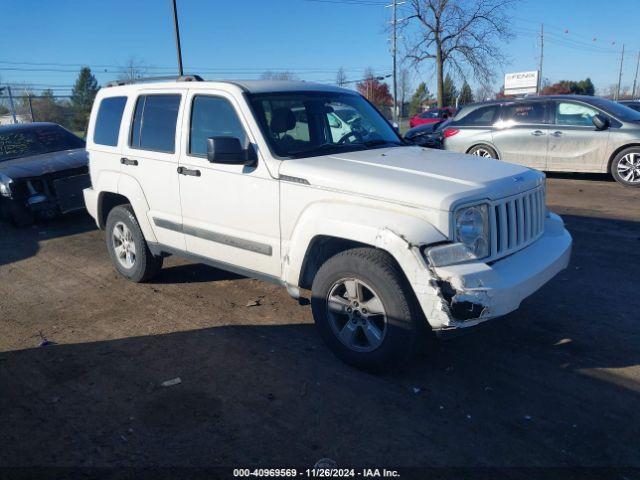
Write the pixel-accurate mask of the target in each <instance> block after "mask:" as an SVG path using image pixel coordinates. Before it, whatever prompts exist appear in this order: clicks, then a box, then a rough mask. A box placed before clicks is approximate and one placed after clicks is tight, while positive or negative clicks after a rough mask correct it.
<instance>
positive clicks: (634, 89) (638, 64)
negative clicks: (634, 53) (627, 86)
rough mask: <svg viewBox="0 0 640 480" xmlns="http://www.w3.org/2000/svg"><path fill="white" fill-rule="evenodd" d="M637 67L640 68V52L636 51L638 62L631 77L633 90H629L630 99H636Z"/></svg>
mask: <svg viewBox="0 0 640 480" xmlns="http://www.w3.org/2000/svg"><path fill="white" fill-rule="evenodd" d="M638 67H640V51H638V61H637V63H636V74H635V76H634V77H633V89H632V90H631V99H632V100H633V99H634V98H636V82H637V81H638Z"/></svg>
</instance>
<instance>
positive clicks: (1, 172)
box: [0, 123, 91, 225]
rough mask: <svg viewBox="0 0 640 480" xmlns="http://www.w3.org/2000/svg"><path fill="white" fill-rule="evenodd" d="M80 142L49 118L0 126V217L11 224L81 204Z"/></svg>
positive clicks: (86, 180)
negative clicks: (47, 121) (45, 121)
mask: <svg viewBox="0 0 640 480" xmlns="http://www.w3.org/2000/svg"><path fill="white" fill-rule="evenodd" d="M84 146H85V144H84V141H83V140H82V139H80V138H78V137H76V136H75V135H74V134H73V133H71V132H69V131H68V130H65V129H64V128H63V127H61V126H60V125H56V124H54V123H21V124H16V125H5V126H2V127H0V216H1V217H3V218H8V219H10V220H11V221H13V223H15V224H17V225H25V224H29V223H31V222H32V221H33V220H34V218H38V217H44V218H52V217H55V216H56V215H58V214H61V213H68V212H72V211H74V210H79V209H83V208H84V201H83V197H82V190H83V189H85V188H87V187H88V186H90V185H91V184H90V177H89V172H88V166H87V163H88V161H87V153H86V151H85V150H84Z"/></svg>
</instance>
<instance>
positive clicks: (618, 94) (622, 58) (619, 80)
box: [614, 43, 624, 102]
mask: <svg viewBox="0 0 640 480" xmlns="http://www.w3.org/2000/svg"><path fill="white" fill-rule="evenodd" d="M623 63H624V43H623V44H622V55H621V56H620V73H619V74H618V88H617V89H616V98H615V99H614V100H615V101H616V102H617V101H618V100H620V84H621V83H622V64H623Z"/></svg>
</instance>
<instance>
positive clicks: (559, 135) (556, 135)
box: [551, 130, 564, 137]
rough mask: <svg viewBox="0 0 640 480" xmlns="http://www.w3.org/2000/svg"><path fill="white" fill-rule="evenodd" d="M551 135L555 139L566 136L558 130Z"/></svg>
mask: <svg viewBox="0 0 640 480" xmlns="http://www.w3.org/2000/svg"><path fill="white" fill-rule="evenodd" d="M551 135H553V136H554V137H561V136H562V135H564V134H563V133H562V132H561V131H559V130H556V131H555V132H553V133H552V134H551Z"/></svg>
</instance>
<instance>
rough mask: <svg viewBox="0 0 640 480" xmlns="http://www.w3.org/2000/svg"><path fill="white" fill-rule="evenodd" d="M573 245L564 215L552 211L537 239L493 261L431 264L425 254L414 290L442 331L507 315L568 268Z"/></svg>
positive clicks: (436, 328) (435, 325)
mask: <svg viewBox="0 0 640 480" xmlns="http://www.w3.org/2000/svg"><path fill="white" fill-rule="evenodd" d="M571 244H572V239H571V235H570V234H569V232H568V231H567V230H566V229H565V228H564V223H563V221H562V219H561V218H560V217H559V216H558V215H555V214H550V215H549V216H548V217H547V218H546V219H545V229H544V234H543V235H542V236H541V237H540V238H539V239H538V240H536V241H535V242H534V243H533V244H531V245H529V246H527V247H526V248H524V249H522V250H520V251H518V252H516V253H514V254H512V255H510V256H508V257H505V258H502V259H500V260H498V261H495V262H492V263H490V264H487V263H483V262H481V261H476V262H469V263H463V264H457V265H450V266H443V267H431V266H429V265H428V264H427V263H426V261H424V259H423V262H424V264H425V267H426V270H427V274H426V279H425V277H423V281H422V282H420V283H421V286H420V285H419V286H418V288H417V289H416V290H417V291H416V294H417V296H418V300H419V302H420V304H421V305H422V307H423V310H424V313H425V316H426V317H427V319H428V321H429V323H430V324H431V326H432V328H433V329H434V330H435V331H436V333H438V334H445V333H449V332H451V331H453V330H460V329H462V328H467V327H471V326H474V325H477V324H479V323H481V322H484V321H486V320H489V319H491V318H495V317H499V316H502V315H505V314H507V313H509V312H512V311H513V310H516V309H517V308H518V307H519V306H520V303H521V302H522V301H523V300H524V299H525V298H527V297H528V296H530V295H531V294H533V293H534V292H535V291H536V290H538V289H539V288H540V287H542V286H543V285H544V284H545V283H547V282H548V281H549V280H551V278H553V277H554V276H555V275H556V274H557V273H558V272H560V271H561V270H563V269H565V268H566V267H567V265H568V264H569V259H570V257H571Z"/></svg>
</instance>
